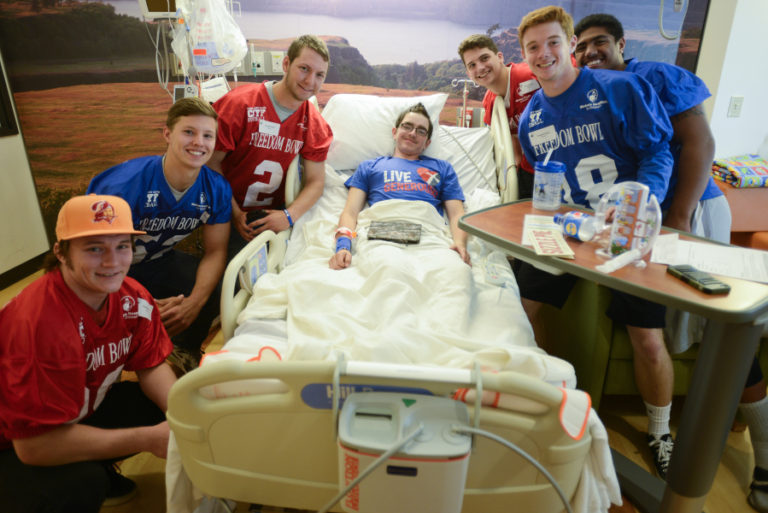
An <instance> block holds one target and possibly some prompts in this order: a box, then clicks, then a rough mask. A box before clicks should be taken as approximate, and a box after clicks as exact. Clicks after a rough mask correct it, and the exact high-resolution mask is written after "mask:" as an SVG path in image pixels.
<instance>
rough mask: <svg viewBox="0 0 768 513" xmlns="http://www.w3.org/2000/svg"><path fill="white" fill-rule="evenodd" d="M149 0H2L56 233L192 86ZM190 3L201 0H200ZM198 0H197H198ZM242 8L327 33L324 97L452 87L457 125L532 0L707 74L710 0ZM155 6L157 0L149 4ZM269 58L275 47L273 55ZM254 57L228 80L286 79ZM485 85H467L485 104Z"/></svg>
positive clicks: (448, 114) (33, 155)
mask: <svg viewBox="0 0 768 513" xmlns="http://www.w3.org/2000/svg"><path fill="white" fill-rule="evenodd" d="M142 1H146V0H111V1H110V0H105V1H100V2H94V1H90V2H82V1H74V0H0V49H2V53H3V57H4V59H5V62H6V64H7V69H8V72H9V76H10V82H11V87H12V89H13V97H14V100H15V102H16V106H17V109H18V112H19V117H20V121H21V126H22V131H23V134H24V139H25V142H26V147H27V152H28V155H29V160H30V165H31V169H32V174H33V177H34V179H35V183H36V188H37V192H38V198H39V200H40V203H41V207H42V211H43V215H44V217H45V220H46V225H47V227H48V232H49V235H50V234H52V227H53V225H54V223H55V213H56V212H57V211H58V208H59V207H60V205H61V204H62V203H63V202H64V201H65V200H66V199H67V198H68V197H70V196H71V195H74V194H79V193H82V192H83V191H85V188H86V186H87V184H88V182H89V180H90V178H91V177H92V176H93V175H95V174H96V173H98V172H100V171H102V170H104V169H106V168H107V167H110V166H112V165H114V164H116V163H119V162H122V161H124V160H126V159H129V158H133V157H137V156H141V155H147V154H158V153H162V152H163V151H164V149H165V143H164V141H163V138H162V125H163V122H164V114H165V112H166V111H167V109H168V107H169V106H170V104H171V102H172V101H173V93H174V86H175V85H179V84H183V82H181V81H182V80H183V78H182V77H181V76H180V75H177V74H176V72H175V70H176V62H175V61H176V59H175V58H173V57H172V56H171V57H169V54H171V47H170V37H169V34H170V30H171V29H170V27H171V25H170V22H169V21H168V20H162V19H153V20H147V19H146V18H145V17H144V16H143V13H142V8H141V2H142ZM190 1H192V0H190ZM195 1H196V0H195ZM233 4H234V12H233V18H234V19H235V21H236V22H237V24H238V26H239V28H240V30H241V32H242V34H243V36H244V37H245V38H246V40H247V42H248V47H249V50H250V49H256V50H260V51H261V50H266V51H280V50H282V51H284V50H285V49H287V47H288V44H289V43H290V41H291V40H292V38H294V37H295V36H297V35H300V34H305V33H311V34H317V35H320V36H322V37H323V39H324V40H325V41H326V42H327V44H328V46H329V49H330V52H331V67H330V69H329V73H328V78H327V80H326V83H325V85H324V87H323V89H322V91H321V94H320V95H319V98H318V99H319V103H320V105H321V107H322V106H323V105H324V104H325V102H326V101H327V100H328V98H329V97H330V96H331V95H333V94H336V93H364V94H376V95H399V96H414V95H421V94H425V93H428V92H437V91H445V92H448V93H450V95H451V96H450V99H449V101H448V102H447V103H446V107H445V109H444V111H443V112H442V114H441V122H443V123H445V124H456V123H457V120H458V119H459V117H458V109H459V108H460V107H461V105H462V103H463V102H464V94H463V87H464V82H460V80H463V79H466V75H465V73H464V68H463V66H462V64H461V61H460V60H459V57H458V54H457V53H456V49H457V46H458V43H459V42H460V41H461V40H462V39H463V38H464V37H466V36H468V35H470V34H475V33H485V34H489V35H491V36H492V37H493V38H494V40H495V41H496V42H497V43H498V45H499V48H500V50H501V51H502V52H503V53H504V56H505V59H506V60H507V61H510V60H512V61H518V62H519V61H520V60H521V55H520V47H519V44H518V41H517V30H516V27H517V25H518V24H519V22H520V19H521V17H522V16H523V15H524V14H525V13H526V12H528V11H530V10H532V9H534V8H538V7H541V6H544V5H550V4H558V5H561V6H562V7H564V8H565V9H566V10H568V11H569V12H570V13H571V14H572V15H573V17H574V19H575V20H576V21H578V20H579V19H581V18H582V17H583V16H585V15H587V14H590V13H595V12H607V13H610V14H613V15H615V16H616V17H618V18H619V20H620V21H621V22H622V23H623V24H624V27H625V30H626V37H627V41H628V42H627V49H626V55H627V56H629V57H637V58H640V59H644V60H658V61H664V62H670V63H677V64H678V65H681V66H683V67H685V68H687V69H689V70H692V71H695V67H696V61H697V58H698V53H699V46H700V41H701V36H702V31H703V27H704V22H705V18H706V13H707V8H708V5H709V0H682V1H681V0H666V1H665V0H567V1H564V0H560V1H557V0H525V1H522V0H476V1H474V2H467V1H466V0H422V1H421V2H413V1H411V0H333V1H327V0H240V1H239V5H238V2H233ZM145 7H146V4H145ZM264 55H267V54H264ZM252 71H253V69H252V68H251V69H245V66H243V67H242V68H241V69H240V71H239V72H238V73H237V74H236V76H235V75H233V74H231V73H230V74H228V75H227V80H228V82H229V84H230V85H234V84H235V83H236V82H237V83H243V82H260V81H263V80H265V79H277V78H279V77H277V76H269V75H263V74H262V75H258V76H257V75H254V73H252ZM484 92H485V91H484V89H482V88H474V87H471V86H468V92H467V99H466V101H467V106H469V107H471V108H476V107H479V106H480V100H481V99H482V96H483V94H484Z"/></svg>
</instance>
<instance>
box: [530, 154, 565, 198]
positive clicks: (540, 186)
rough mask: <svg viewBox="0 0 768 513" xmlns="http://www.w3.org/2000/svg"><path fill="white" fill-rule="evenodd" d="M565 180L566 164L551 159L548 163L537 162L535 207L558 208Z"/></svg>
mask: <svg viewBox="0 0 768 513" xmlns="http://www.w3.org/2000/svg"><path fill="white" fill-rule="evenodd" d="M563 180H565V164H563V163H562V162H558V161H556V160H550V161H549V162H547V163H546V164H544V163H543V162H536V164H535V165H534V174H533V208H537V209H539V210H557V209H558V208H560V198H561V196H562V190H563Z"/></svg>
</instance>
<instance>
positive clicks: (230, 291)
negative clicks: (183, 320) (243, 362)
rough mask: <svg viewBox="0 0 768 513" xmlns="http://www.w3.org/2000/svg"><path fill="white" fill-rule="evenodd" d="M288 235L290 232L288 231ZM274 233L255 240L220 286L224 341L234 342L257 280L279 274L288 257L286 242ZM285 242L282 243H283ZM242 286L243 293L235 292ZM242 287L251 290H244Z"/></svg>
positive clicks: (232, 264) (236, 259)
mask: <svg viewBox="0 0 768 513" xmlns="http://www.w3.org/2000/svg"><path fill="white" fill-rule="evenodd" d="M286 231H287V230H286ZM283 233H285V232H282V233H281V234H275V232H273V231H271V230H267V231H266V232H262V233H260V234H259V235H258V236H257V237H254V238H253V240H251V241H250V242H249V243H248V244H247V245H246V246H245V247H244V248H243V249H242V250H240V252H239V253H238V254H237V255H235V256H234V258H232V260H230V262H229V264H227V269H226V270H225V271H224V278H223V279H222V283H221V303H220V310H221V332H222V334H223V335H224V340H225V341H226V340H229V339H230V338H232V335H233V333H234V332H235V327H236V326H237V315H238V314H239V313H240V311H241V310H242V309H243V308H245V305H246V304H247V303H248V299H249V298H250V297H251V290H252V287H253V285H254V284H255V283H256V280H258V279H259V277H261V276H262V275H263V274H266V273H268V272H277V270H278V268H279V266H280V264H282V262H283V258H284V257H285V240H284V239H282V237H281V235H282V234H283ZM281 239H282V240H281ZM238 282H240V290H237V291H235V290H236V288H237V283H238ZM243 284H247V285H249V286H247V287H244V286H243Z"/></svg>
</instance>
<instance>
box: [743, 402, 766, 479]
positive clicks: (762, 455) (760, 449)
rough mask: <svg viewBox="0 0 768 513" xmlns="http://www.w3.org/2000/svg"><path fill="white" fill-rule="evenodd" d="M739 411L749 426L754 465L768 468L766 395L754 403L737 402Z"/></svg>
mask: <svg viewBox="0 0 768 513" xmlns="http://www.w3.org/2000/svg"><path fill="white" fill-rule="evenodd" d="M739 411H740V412H741V414H742V415H743V416H744V420H745V421H746V422H747V426H749V439H750V440H751V441H752V450H753V451H754V452H755V465H756V466H758V467H761V468H764V469H768V397H763V398H762V399H760V400H759V401H757V402H754V403H739Z"/></svg>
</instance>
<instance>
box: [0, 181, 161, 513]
mask: <svg viewBox="0 0 768 513" xmlns="http://www.w3.org/2000/svg"><path fill="white" fill-rule="evenodd" d="M141 233H142V232H140V231H137V230H135V229H134V227H133V221H132V220H131V209H130V207H129V206H128V204H127V203H126V202H125V201H124V200H122V199H121V198H118V197H115V196H97V195H90V196H76V197H74V198H71V199H70V200H69V201H67V202H66V203H64V206H62V207H61V211H60V212H59V217H58V221H57V222H56V239H57V241H56V243H55V244H54V246H53V252H52V254H51V255H49V256H48V259H47V260H46V263H45V268H46V273H45V274H44V275H43V276H42V277H40V278H38V279H37V280H35V281H34V282H32V283H31V284H30V285H29V286H28V287H26V288H25V289H24V290H23V291H21V293H20V294H19V295H18V296H16V297H15V298H14V299H12V300H11V301H10V302H9V303H8V304H7V305H6V306H5V307H4V308H3V309H2V310H0V476H2V477H0V509H2V510H3V511H4V512H10V511H12V512H14V513H32V512H46V513H57V512H62V513H63V512H73V511H77V512H82V513H97V512H98V511H99V509H100V508H101V506H102V504H103V505H116V504H119V503H121V502H125V501H127V500H129V499H130V498H131V497H132V496H133V495H135V494H136V483H134V482H133V481H131V480H130V479H128V478H127V477H124V476H122V475H121V474H119V473H118V472H117V469H116V467H115V462H117V461H119V460H121V459H124V458H126V457H128V456H130V455H132V454H135V453H138V452H141V451H150V452H152V453H153V454H155V455H156V456H158V457H161V458H165V456H166V450H167V448H168V436H169V429H168V423H167V422H166V421H165V413H164V412H165V410H166V408H167V400H168V391H169V389H170V388H171V385H173V383H174V382H175V381H176V377H175V376H174V374H173V371H172V370H171V368H170V367H169V366H168V365H166V364H165V359H166V357H167V356H168V354H169V353H170V352H171V348H172V347H173V346H172V345H171V341H170V340H169V339H168V335H167V334H166V332H165V329H163V325H162V323H161V322H160V315H159V313H158V308H157V306H156V304H155V301H154V300H153V299H152V296H150V294H149V292H147V290H146V289H145V288H144V287H142V286H141V285H140V284H139V283H138V282H136V281H135V280H132V279H131V278H127V277H126V275H127V273H128V268H129V266H130V265H131V258H132V257H133V247H132V244H131V239H132V238H133V236H134V234H141ZM122 370H131V371H135V372H136V374H137V376H138V379H139V381H138V383H136V382H132V381H124V382H119V381H120V373H121V371H122Z"/></svg>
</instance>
